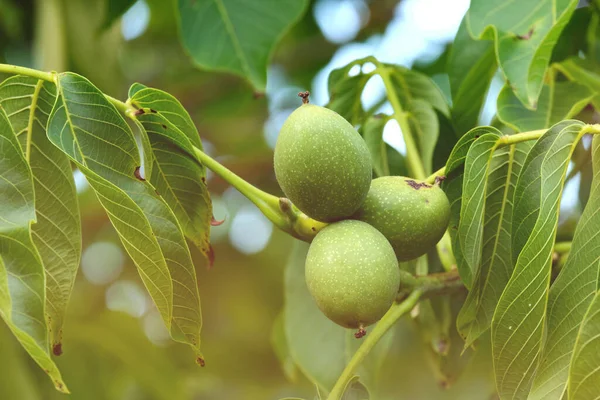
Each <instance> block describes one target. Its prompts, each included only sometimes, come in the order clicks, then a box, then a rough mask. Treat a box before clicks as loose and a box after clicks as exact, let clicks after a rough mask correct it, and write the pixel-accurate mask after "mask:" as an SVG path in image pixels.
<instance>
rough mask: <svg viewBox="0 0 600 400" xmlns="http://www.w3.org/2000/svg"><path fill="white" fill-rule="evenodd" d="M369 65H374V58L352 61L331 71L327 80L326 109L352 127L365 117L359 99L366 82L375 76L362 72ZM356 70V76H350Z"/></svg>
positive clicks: (372, 72) (375, 61)
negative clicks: (327, 98) (335, 113)
mask: <svg viewBox="0 0 600 400" xmlns="http://www.w3.org/2000/svg"><path fill="white" fill-rule="evenodd" d="M370 63H371V64H375V63H377V60H376V59H375V58H374V57H366V58H362V59H360V60H355V61H352V62H351V63H349V64H348V65H346V66H344V67H342V68H338V69H334V70H333V71H331V73H329V78H328V80H327V87H328V89H329V103H328V104H327V108H329V109H331V110H333V111H335V112H337V113H338V114H340V115H341V116H342V117H344V118H345V119H346V120H347V121H348V122H350V123H351V124H353V125H357V124H359V123H360V122H361V121H363V119H364V117H365V110H364V108H363V106H362V102H361V99H360V97H361V94H362V92H363V90H364V89H365V86H366V84H367V82H368V81H369V79H371V77H373V75H374V74H375V72H374V71H371V72H368V73H365V72H363V66H364V65H365V64H370ZM373 67H374V66H373ZM356 70H358V71H357V73H356V74H354V73H353V74H352V75H350V73H351V72H354V71H356ZM365 123H366V122H365Z"/></svg>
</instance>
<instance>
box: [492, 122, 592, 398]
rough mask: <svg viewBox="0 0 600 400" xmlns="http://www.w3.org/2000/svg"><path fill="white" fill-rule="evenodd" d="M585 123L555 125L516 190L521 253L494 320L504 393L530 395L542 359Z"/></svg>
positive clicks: (539, 144) (497, 367)
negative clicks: (563, 213) (571, 172)
mask: <svg viewBox="0 0 600 400" xmlns="http://www.w3.org/2000/svg"><path fill="white" fill-rule="evenodd" d="M582 127H583V124H582V123H581V122H577V121H563V122H561V123H559V124H557V125H555V126H553V127H552V128H551V129H549V130H548V131H547V132H546V133H545V134H544V136H542V137H541V138H540V139H539V140H538V141H537V142H536V144H535V145H534V146H533V148H532V149H531V151H530V152H529V154H528V156H527V159H526V161H525V164H524V166H523V169H522V170H521V174H520V176H519V180H518V183H517V187H516V189H515V206H514V207H515V208H514V213H513V218H514V221H515V224H518V225H519V226H518V227H517V229H516V230H515V228H514V225H515V224H513V231H512V232H513V241H512V245H513V254H518V258H517V261H516V265H515V269H514V272H513V275H512V276H511V278H510V280H509V282H508V284H507V286H506V288H505V290H504V292H503V293H502V296H501V297H500V300H499V301H498V306H497V308H496V311H495V313H494V317H493V320H492V349H493V354H494V370H495V374H496V386H497V388H498V392H499V394H500V396H501V398H515V397H516V398H521V397H524V396H525V395H526V394H527V393H528V392H529V389H530V387H531V383H532V378H533V375H534V373H535V370H536V367H537V365H538V363H539V361H540V353H541V350H542V348H541V347H542V340H543V335H544V329H545V319H546V305H547V300H548V289H549V285H550V273H551V267H552V252H553V245H554V239H555V237H556V227H557V223H558V213H559V209H560V207H559V205H560V198H561V194H562V189H563V185H564V180H565V176H566V172H567V167H568V165H569V160H570V158H571V154H572V152H573V150H574V148H575V146H576V144H577V142H578V140H579V138H580V137H581V135H582V132H583V130H582ZM531 191H533V193H530V192H531ZM531 215H533V216H535V218H529V217H528V216H531ZM515 232H517V233H516V234H515ZM516 235H517V236H519V237H517V238H515V236H516ZM522 242H524V244H523V246H521V245H520V244H521V243H522ZM515 244H516V246H515ZM519 250H520V251H519Z"/></svg>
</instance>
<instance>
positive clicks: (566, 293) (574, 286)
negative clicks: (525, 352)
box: [530, 137, 600, 400]
mask: <svg viewBox="0 0 600 400" xmlns="http://www.w3.org/2000/svg"><path fill="white" fill-rule="evenodd" d="M592 152H593V165H594V178H593V180H592V191H591V193H590V198H589V201H588V204H587V205H586V207H585V210H584V212H583V214H582V215H581V218H580V220H579V223H578V224H577V228H576V230H575V236H574V238H573V244H572V246H571V251H570V253H569V257H568V258H567V262H566V264H565V265H564V266H563V268H562V269H561V272H560V274H559V276H558V277H557V278H556V281H555V282H554V284H553V285H552V288H551V289H550V295H549V300H548V333H547V339H546V343H545V347H544V355H543V358H542V362H541V364H540V367H539V370H538V372H537V374H536V377H535V381H534V385H533V390H532V393H531V395H530V398H531V399H540V400H541V399H561V398H562V397H563V394H564V393H565V391H566V385H567V379H568V374H569V364H570V360H571V358H572V355H573V349H574V347H575V343H576V341H577V340H579V341H581V339H580V338H579V339H578V336H579V335H580V333H579V330H580V326H581V323H582V321H583V320H584V315H585V313H586V310H587V309H588V306H589V305H590V303H591V302H592V299H593V298H594V295H595V294H596V292H597V291H598V288H599V287H600V265H599V264H598V248H600V234H598V226H600V214H599V213H598V209H599V208H600V138H598V137H594V140H593V145H592ZM581 329H583V328H581ZM598 354H600V351H599V352H598ZM590 365H596V366H598V365H600V364H599V363H596V364H590ZM572 368H573V367H572ZM597 393H598V392H597ZM570 398H575V399H578V398H579V397H570Z"/></svg>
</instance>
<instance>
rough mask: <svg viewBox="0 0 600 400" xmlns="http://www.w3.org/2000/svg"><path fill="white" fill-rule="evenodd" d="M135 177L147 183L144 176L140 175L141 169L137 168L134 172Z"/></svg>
mask: <svg viewBox="0 0 600 400" xmlns="http://www.w3.org/2000/svg"><path fill="white" fill-rule="evenodd" d="M133 176H135V178H136V179H138V180H140V181H145V179H144V178H143V177H142V174H140V167H135V171H133Z"/></svg>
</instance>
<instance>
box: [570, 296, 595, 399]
mask: <svg viewBox="0 0 600 400" xmlns="http://www.w3.org/2000/svg"><path fill="white" fill-rule="evenodd" d="M598 332H600V291H597V292H596V295H595V296H594V298H593V299H592V303H591V304H590V306H589V308H588V309H587V312H586V313H585V315H584V317H583V321H582V323H581V328H580V329H579V332H578V335H577V342H576V344H575V351H574V352H573V360H572V362H571V369H570V370H569V398H570V399H578V400H579V399H581V400H588V399H590V400H592V399H597V398H598V393H600V368H599V366H600V335H599V334H598Z"/></svg>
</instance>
